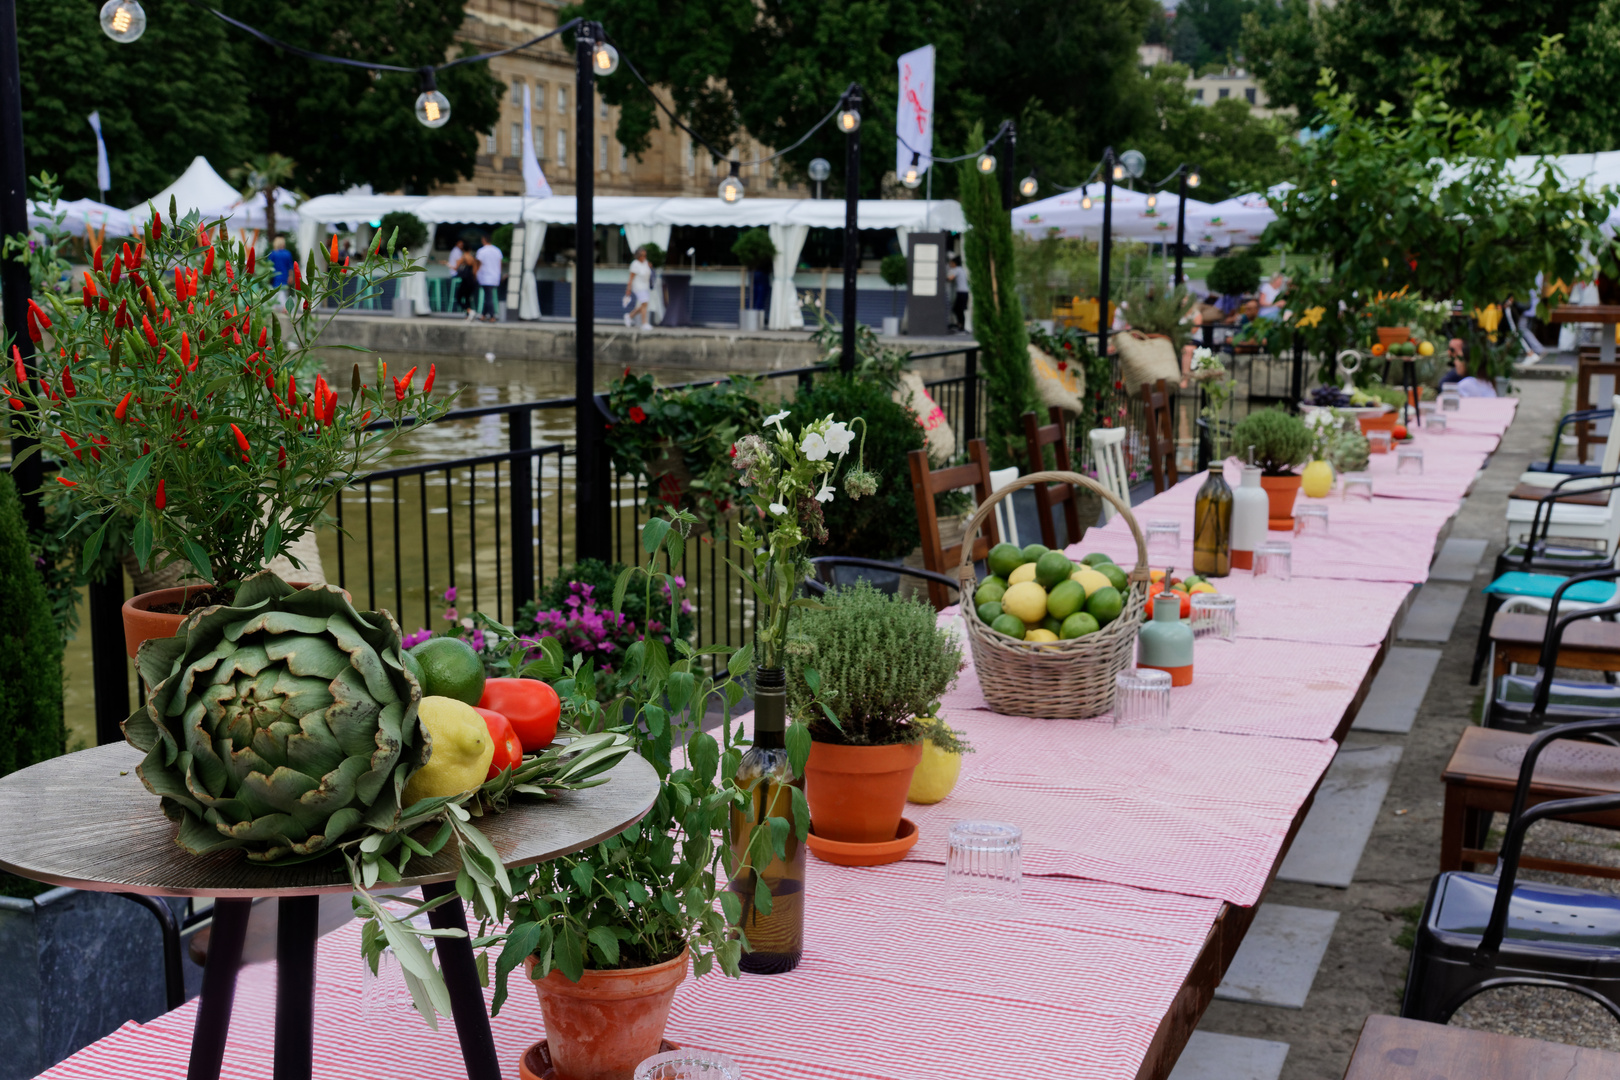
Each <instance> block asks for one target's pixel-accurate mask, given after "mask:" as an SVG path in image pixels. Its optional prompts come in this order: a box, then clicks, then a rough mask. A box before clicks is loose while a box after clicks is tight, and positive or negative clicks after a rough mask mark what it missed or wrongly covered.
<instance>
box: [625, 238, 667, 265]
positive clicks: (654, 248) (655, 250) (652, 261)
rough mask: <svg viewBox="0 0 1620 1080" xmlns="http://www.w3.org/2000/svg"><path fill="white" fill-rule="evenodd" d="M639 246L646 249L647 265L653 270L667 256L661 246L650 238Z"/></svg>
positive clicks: (662, 263) (661, 263)
mask: <svg viewBox="0 0 1620 1080" xmlns="http://www.w3.org/2000/svg"><path fill="white" fill-rule="evenodd" d="M641 246H642V247H643V248H645V249H646V250H647V265H649V266H651V267H652V268H653V269H654V270H656V269H658V268H659V267H660V266H663V265H664V260H665V259H666V258H667V257H668V256H667V255H666V254H665V252H664V249H663V248H661V247H659V246H658V245H657V244H655V243H653V242H652V241H651V240H649V241H647V242H646V243H645V244H642V245H641ZM632 254H634V252H632Z"/></svg>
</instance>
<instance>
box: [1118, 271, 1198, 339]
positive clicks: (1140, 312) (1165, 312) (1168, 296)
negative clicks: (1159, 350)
mask: <svg viewBox="0 0 1620 1080" xmlns="http://www.w3.org/2000/svg"><path fill="white" fill-rule="evenodd" d="M1194 303H1195V301H1194V300H1193V298H1192V297H1191V296H1190V295H1188V293H1187V286H1185V285H1176V286H1174V287H1169V288H1167V287H1166V286H1165V284H1164V283H1163V282H1152V283H1144V284H1141V285H1138V286H1136V287H1134V288H1132V289H1131V290H1130V291H1129V292H1127V293H1126V294H1125V315H1126V318H1128V319H1129V320H1130V324H1131V327H1132V328H1133V329H1136V330H1140V331H1142V332H1143V333H1144V334H1162V335H1163V336H1164V337H1167V338H1169V339H1170V344H1171V345H1172V346H1173V347H1174V348H1175V350H1176V355H1177V356H1178V357H1179V356H1180V355H1181V347H1182V346H1183V345H1185V344H1187V335H1188V327H1187V326H1186V325H1185V324H1183V323H1182V321H1181V320H1182V319H1183V318H1184V317H1185V316H1186V315H1187V313H1188V312H1189V311H1190V310H1191V309H1192V307H1193V304H1194Z"/></svg>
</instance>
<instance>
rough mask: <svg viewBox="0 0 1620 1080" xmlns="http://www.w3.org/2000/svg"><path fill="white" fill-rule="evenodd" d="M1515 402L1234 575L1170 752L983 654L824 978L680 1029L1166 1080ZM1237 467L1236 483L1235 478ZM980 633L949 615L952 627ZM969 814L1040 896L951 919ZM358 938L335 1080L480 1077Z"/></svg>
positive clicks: (243, 1064)
mask: <svg viewBox="0 0 1620 1080" xmlns="http://www.w3.org/2000/svg"><path fill="white" fill-rule="evenodd" d="M1516 404H1517V402H1516V401H1515V400H1514V399H1512V398H1503V399H1496V400H1477V399H1466V400H1464V401H1463V402H1462V407H1461V409H1460V410H1459V411H1458V412H1453V413H1450V414H1449V417H1448V418H1449V419H1451V421H1452V422H1451V424H1450V425H1448V430H1447V431H1446V432H1445V433H1440V434H1425V433H1424V432H1423V431H1422V430H1421V429H1418V430H1417V431H1416V432H1415V437H1414V444H1415V445H1416V446H1418V447H1420V448H1421V449H1423V451H1424V472H1423V474H1422V475H1421V476H1418V475H1410V474H1399V473H1397V472H1396V470H1395V455H1394V454H1390V455H1387V459H1380V458H1375V459H1374V460H1373V462H1372V465H1371V468H1370V470H1369V471H1370V472H1371V473H1372V475H1373V480H1374V492H1375V494H1374V497H1373V498H1372V500H1371V501H1370V502H1345V501H1343V500H1341V499H1340V498H1339V497H1338V496H1337V495H1335V496H1332V497H1331V498H1330V500H1328V501H1327V504H1328V505H1329V507H1330V517H1331V529H1330V532H1329V534H1328V536H1326V537H1322V538H1319V539H1318V538H1303V537H1289V539H1290V540H1291V542H1292V544H1293V558H1292V562H1293V581H1292V582H1289V583H1279V582H1276V581H1272V580H1265V579H1261V580H1256V579H1255V578H1253V576H1252V575H1251V574H1250V573H1248V572H1247V571H1234V572H1233V573H1232V574H1231V575H1230V576H1229V577H1226V578H1223V579H1219V580H1218V581H1217V587H1218V588H1219V590H1220V591H1221V592H1225V593H1230V594H1232V595H1234V596H1235V597H1237V601H1238V603H1237V615H1238V631H1237V636H1236V638H1235V640H1233V641H1222V640H1216V639H1209V638H1204V639H1200V640H1199V641H1198V642H1197V645H1196V656H1195V661H1194V670H1195V677H1194V680H1193V683H1192V685H1190V686H1186V687H1180V688H1177V689H1175V690H1173V691H1172V692H1171V712H1172V716H1171V722H1172V725H1173V730H1171V731H1169V732H1167V733H1165V734H1163V735H1161V736H1159V737H1154V738H1144V737H1141V736H1139V735H1133V734H1132V733H1130V732H1128V731H1125V730H1120V729H1116V728H1115V727H1114V725H1113V723H1112V721H1111V718H1110V717H1107V716H1104V717H1099V718H1097V719H1094V720H1051V719H1042V718H1039V717H1023V716H1003V715H999V714H997V713H995V712H993V711H991V710H990V709H989V708H988V706H987V704H986V702H985V700H984V696H983V694H982V692H980V689H979V684H978V679H977V676H976V675H975V673H974V671H973V667H972V662H971V657H970V656H969V655H968V653H967V650H966V647H965V645H964V656H965V657H966V659H967V663H966V665H965V667H964V668H963V670H962V672H961V674H960V677H959V678H958V680H957V683H956V685H955V687H954V688H953V689H952V691H951V692H950V693H949V694H948V695H947V696H946V698H945V699H944V701H943V703H942V710H943V715H944V716H945V717H946V719H947V720H948V722H949V723H950V724H951V725H952V726H953V727H955V728H958V729H960V730H961V731H962V732H964V734H965V737H966V739H967V741H968V742H969V743H970V744H971V745H972V747H973V752H972V753H970V754H969V755H967V757H966V758H965V761H964V764H963V768H962V775H961V779H960V780H959V782H958V784H957V786H956V788H955V790H954V791H953V792H952V794H951V795H950V796H949V797H948V798H946V799H945V800H944V801H943V802H940V803H937V804H935V805H932V806H910V807H908V809H907V816H908V817H910V818H911V819H912V820H913V821H914V822H915V823H916V825H917V827H918V832H919V839H918V842H917V844H916V846H915V847H914V848H913V849H912V850H911V851H910V852H909V854H908V855H907V857H906V858H905V859H904V860H903V861H901V862H898V863H894V864H891V865H887V866H878V867H867V868H852V867H840V866H833V865H829V864H825V863H821V862H819V861H817V860H816V859H815V858H814V857H812V859H811V866H810V872H809V875H808V880H807V884H806V905H805V909H806V930H805V949H806V951H805V957H804V961H803V963H801V964H800V966H799V967H798V968H797V969H796V970H794V971H793V972H791V973H788V974H783V975H759V976H744V977H743V978H740V979H730V978H726V977H725V976H724V975H722V974H720V973H718V972H712V973H710V974H708V975H706V976H704V977H703V978H701V979H690V978H689V979H688V980H687V981H686V982H685V983H684V984H683V985H682V987H681V988H680V990H679V991H678V992H677V993H676V997H675V1003H674V1008H673V1010H672V1013H671V1016H670V1021H669V1027H668V1031H667V1038H668V1039H669V1040H670V1041H672V1042H674V1043H676V1044H679V1045H681V1046H689V1047H701V1048H706V1049H711V1050H716V1051H720V1052H723V1053H725V1054H727V1055H728V1056H730V1057H731V1058H732V1059H734V1060H735V1061H736V1062H738V1064H739V1065H740V1066H741V1068H742V1070H743V1075H744V1076H746V1077H748V1078H749V1080H933V1078H936V1077H946V1076H951V1077H956V1076H962V1077H968V1076H971V1077H986V1078H988V1077H1016V1078H1035V1077H1052V1078H1059V1077H1062V1078H1068V1077H1076V1078H1081V1077H1083V1078H1086V1080H1112V1078H1118V1080H1130V1078H1133V1077H1134V1078H1138V1080H1163V1078H1164V1077H1167V1076H1168V1075H1169V1073H1170V1071H1171V1069H1172V1068H1173V1067H1174V1065H1175V1063H1176V1060H1177V1058H1178V1057H1179V1055H1180V1053H1181V1051H1182V1049H1183V1048H1184V1047H1185V1046H1186V1043H1187V1040H1188V1038H1189V1037H1190V1035H1191V1034H1192V1032H1193V1029H1194V1028H1195V1027H1196V1026H1197V1024H1198V1021H1199V1018H1200V1017H1201V1016H1202V1015H1203V1013H1204V1010H1205V1009H1206V1008H1207V1007H1208V1005H1209V1003H1210V1001H1211V999H1212V998H1213V995H1214V992H1215V988H1216V987H1217V986H1218V985H1219V983H1220V981H1221V978H1222V976H1223V975H1224V973H1225V972H1226V969H1227V967H1228V965H1230V963H1231V962H1232V958H1233V956H1234V955H1235V954H1236V952H1237V949H1238V946H1239V945H1240V944H1241V943H1242V941H1243V938H1244V935H1245V933H1246V932H1247V930H1248V928H1249V926H1250V924H1251V922H1252V921H1253V918H1254V914H1255V910H1256V908H1257V906H1258V905H1259V904H1260V903H1261V901H1262V900H1263V899H1264V897H1265V895H1266V890H1267V888H1268V886H1269V885H1270V883H1271V881H1272V880H1273V878H1274V876H1275V875H1276V872H1277V868H1278V867H1279V865H1280V864H1281V863H1282V860H1283V858H1284V857H1285V856H1286V855H1287V853H1288V851H1289V848H1290V845H1291V844H1292V843H1293V841H1294V838H1295V837H1296V835H1297V833H1298V831H1299V827H1300V824H1301V822H1302V821H1303V820H1304V818H1305V815H1306V814H1307V812H1308V811H1309V810H1310V808H1311V805H1312V799H1313V796H1314V793H1315V791H1316V789H1317V786H1318V784H1319V783H1320V782H1321V780H1322V777H1323V774H1324V772H1325V771H1326V769H1327V768H1328V765H1329V764H1330V763H1331V762H1332V760H1333V758H1334V755H1335V753H1336V752H1337V750H1338V746H1339V743H1340V742H1341V741H1342V739H1343V738H1344V735H1345V732H1346V731H1347V730H1348V729H1349V727H1350V724H1351V722H1352V721H1353V720H1354V719H1355V716H1356V713H1357V710H1358V709H1359V708H1360V705H1361V702H1362V701H1363V700H1364V698H1365V697H1366V694H1367V691H1368V688H1369V686H1370V684H1371V682H1372V679H1373V677H1374V675H1375V674H1376V673H1377V671H1378V669H1379V665H1380V664H1381V663H1382V661H1383V658H1384V656H1385V653H1386V651H1387V649H1388V648H1389V646H1390V644H1391V642H1392V641H1393V640H1394V634H1395V630H1396V627H1397V626H1398V624H1399V621H1400V619H1401V617H1402V616H1403V614H1404V612H1405V610H1406V606H1407V605H1408V603H1409V602H1410V598H1411V595H1412V593H1413V592H1414V590H1415V587H1416V586H1417V585H1419V584H1420V583H1422V582H1423V581H1424V580H1425V579H1426V577H1427V574H1428V566H1429V563H1430V561H1431V559H1432V556H1433V554H1434V552H1435V549H1436V547H1437V546H1438V543H1439V541H1440V540H1441V539H1442V538H1443V536H1444V534H1445V531H1446V530H1447V528H1448V526H1449V522H1450V521H1451V519H1452V517H1453V516H1454V515H1455V514H1456V512H1457V510H1458V508H1459V506H1460V505H1461V501H1462V499H1463V498H1464V497H1465V496H1466V494H1467V492H1468V490H1469V487H1470V485H1471V484H1472V482H1473V479H1474V478H1475V476H1477V474H1478V473H1479V471H1480V470H1481V468H1483V466H1484V464H1485V462H1486V460H1487V458H1488V456H1489V454H1490V453H1491V451H1492V450H1493V449H1494V448H1495V446H1496V445H1497V443H1498V442H1499V441H1500V438H1501V436H1502V434H1503V433H1504V432H1505V431H1506V429H1507V428H1508V426H1509V425H1510V424H1511V423H1512V420H1513V416H1514V407H1515V405H1516ZM1227 477H1228V479H1229V481H1231V482H1234V483H1235V482H1236V480H1237V477H1238V471H1237V465H1236V462H1235V461H1234V462H1228V463H1227ZM1202 482H1203V477H1202V475H1195V476H1192V477H1190V478H1188V479H1186V480H1184V481H1182V482H1181V483H1179V484H1177V485H1176V486H1175V487H1173V488H1171V489H1170V490H1168V491H1166V492H1164V493H1163V494H1160V495H1158V496H1155V497H1153V498H1151V499H1148V500H1146V501H1144V502H1143V503H1141V504H1140V505H1138V506H1136V507H1135V508H1134V511H1133V512H1134V515H1135V517H1136V519H1137V520H1138V522H1143V523H1145V522H1147V521H1150V520H1166V521H1179V522H1180V523H1181V526H1182V528H1181V537H1182V547H1183V550H1182V551H1181V552H1180V553H1179V554H1178V556H1177V557H1176V558H1175V559H1174V561H1172V560H1170V559H1168V558H1166V559H1164V560H1162V561H1163V562H1164V563H1166V564H1168V565H1174V566H1176V567H1178V568H1182V569H1185V568H1187V567H1190V566H1191V564H1192V557H1191V555H1192V552H1191V532H1192V529H1191V524H1192V511H1193V498H1194V493H1195V492H1196V490H1197V488H1198V486H1199V485H1200V484H1201V483H1202ZM1301 501H1302V502H1306V501H1309V500H1305V499H1304V498H1303V496H1302V497H1301ZM1093 551H1100V552H1104V553H1106V554H1108V555H1109V556H1110V557H1112V558H1113V559H1115V560H1116V561H1117V562H1118V563H1119V564H1120V565H1121V566H1128V565H1130V564H1133V563H1134V562H1135V561H1136V545H1135V542H1134V540H1133V539H1132V537H1131V534H1130V532H1129V530H1128V528H1127V527H1126V525H1125V523H1124V521H1123V519H1122V518H1119V517H1116V518H1115V519H1114V520H1113V521H1112V522H1110V523H1109V524H1108V525H1106V526H1100V527H1095V528H1092V529H1091V530H1089V531H1088V532H1087V533H1086V535H1085V537H1084V539H1083V541H1082V542H1081V543H1080V544H1077V545H1073V546H1071V547H1070V548H1069V549H1068V554H1069V555H1070V556H1071V557H1073V558H1079V557H1080V556H1081V555H1083V554H1085V553H1088V552H1093ZM1156 565H1157V564H1156ZM1329 583H1331V595H1332V607H1331V610H1332V615H1333V617H1332V618H1331V619H1326V618H1323V617H1322V616H1323V607H1322V605H1321V602H1320V601H1321V597H1322V595H1323V587H1324V586H1326V585H1328V584H1329ZM970 617H971V616H970ZM959 618H961V615H960V614H959V613H958V612H957V610H956V609H954V608H950V609H946V611H944V612H942V613H941V619H942V620H943V621H945V622H946V623H947V624H951V623H954V622H955V620H957V619H959ZM970 818H971V819H992V820H996V821H1006V822H1011V823H1013V824H1016V825H1018V826H1020V827H1021V828H1022V830H1023V837H1024V839H1023V887H1022V899H1021V902H1020V903H1019V905H1018V906H1017V907H1016V908H1015V909H1011V910H1009V911H1007V912H1006V913H1005V914H1003V915H1000V916H996V917H989V916H986V915H984V914H983V913H982V912H968V913H964V912H961V911H958V910H956V909H955V908H954V907H952V906H950V905H947V904H946V903H945V880H944V869H943V863H944V861H945V852H946V836H947V833H948V830H949V827H950V825H951V823H952V822H954V821H957V820H961V819H970ZM358 939H359V927H358V924H354V923H351V924H349V925H348V926H346V927H344V928H342V929H339V930H337V931H334V932H333V933H331V934H329V935H328V936H327V937H325V938H323V939H322V941H321V947H320V950H319V954H318V958H317V970H316V987H317V991H316V993H317V996H316V1005H315V1009H316V1012H315V1015H316V1024H315V1075H316V1076H328V1077H334V1078H337V1077H344V1078H347V1077H358V1076H365V1077H379V1078H380V1077H388V1078H390V1080H440V1078H443V1077H447V1076H459V1075H461V1074H462V1073H461V1068H462V1067H461V1054H460V1050H459V1047H458V1045H457V1042H456V1037H455V1034H454V1031H453V1028H452V1027H451V1025H449V1024H448V1023H441V1024H440V1027H439V1030H438V1031H431V1030H429V1029H428V1028H427V1027H426V1026H425V1025H424V1024H423V1022H422V1021H421V1019H420V1018H419V1017H417V1016H416V1015H415V1014H413V1013H409V1012H408V1011H406V1010H404V1009H402V1008H399V1007H393V1008H384V1007H366V1006H365V1004H364V1002H363V997H364V985H363V984H364V976H363V970H362V962H361V960H360V958H359V940H358ZM274 1000H275V970H274V964H273V963H266V964H262V965H257V966H255V967H251V968H249V969H247V970H246V971H244V972H243V973H242V976H241V978H240V981H239V984H238V991H237V997H236V1003H235V1011H234V1014H233V1019H232V1025H231V1031H232V1051H231V1053H230V1054H229V1055H228V1056H227V1059H226V1061H225V1068H224V1072H223V1074H222V1075H223V1076H225V1077H228V1078H243V1080H247V1078H253V1080H258V1078H267V1077H270V1076H271V1057H272V1053H271V1048H272V1045H273V1025H272V1018H273V1016H274ZM195 1007H196V1003H195V1001H193V1002H189V1003H187V1004H186V1005H184V1006H182V1007H180V1008H177V1009H175V1010H173V1011H172V1012H169V1013H166V1014H164V1015H162V1016H160V1017H158V1018H156V1019H154V1020H152V1021H150V1022H147V1023H144V1024H137V1023H128V1024H125V1025H124V1026H123V1027H121V1028H119V1029H118V1030H117V1031H115V1032H113V1033H112V1034H110V1035H108V1036H107V1037H105V1038H103V1039H101V1040H99V1041H98V1042H95V1043H93V1044H91V1045H90V1046H88V1047H86V1048H85V1049H83V1050H81V1051H79V1052H78V1053H77V1054H74V1055H73V1056H72V1057H70V1058H68V1059H66V1060H65V1061H63V1062H61V1063H60V1064H58V1065H56V1066H55V1067H53V1068H52V1069H50V1070H49V1071H48V1072H46V1073H45V1074H43V1075H44V1076H45V1077H47V1078H49V1080H91V1078H94V1080H101V1078H104V1077H108V1076H118V1077H123V1078H136V1080H145V1078H152V1080H156V1078H159V1077H162V1078H170V1077H178V1076H182V1075H184V1073H185V1066H186V1060H187V1056H188V1053H189V1050H190V1044H191V1034H192V1026H193V1023H194V1020H195ZM493 1027H494V1034H495V1040H496V1045H497V1048H498V1050H499V1052H500V1054H501V1059H502V1062H503V1064H504V1065H505V1067H506V1068H507V1075H508V1076H511V1077H514V1078H515V1077H517V1076H518V1075H519V1073H518V1062H519V1059H520V1058H521V1057H522V1055H523V1052H524V1050H525V1049H526V1048H527V1047H528V1046H530V1045H531V1044H533V1043H534V1042H536V1041H537V1040H538V1039H540V1038H542V1037H543V1035H544V1025H543V1023H542V1021H541V1017H540V1011H539V1007H538V1003H537V1000H536V998H535V995H534V994H532V993H530V992H528V990H527V988H526V987H524V986H522V985H521V980H519V985H517V986H515V987H514V988H513V992H512V994H511V997H510V998H509V999H508V1001H507V1003H506V1004H505V1006H504V1007H503V1009H502V1011H501V1013H500V1015H499V1016H498V1017H496V1018H495V1020H494V1022H493Z"/></svg>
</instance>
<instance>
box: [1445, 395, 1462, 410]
mask: <svg viewBox="0 0 1620 1080" xmlns="http://www.w3.org/2000/svg"><path fill="white" fill-rule="evenodd" d="M1460 408H1462V395H1461V394H1459V393H1457V391H1455V390H1442V391H1440V411H1441V412H1456V411H1457V410H1458V409H1460Z"/></svg>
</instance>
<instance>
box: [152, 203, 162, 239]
mask: <svg viewBox="0 0 1620 1080" xmlns="http://www.w3.org/2000/svg"><path fill="white" fill-rule="evenodd" d="M152 239H154V240H161V239H163V215H162V214H160V213H158V212H157V211H156V210H154V211H152Z"/></svg>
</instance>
